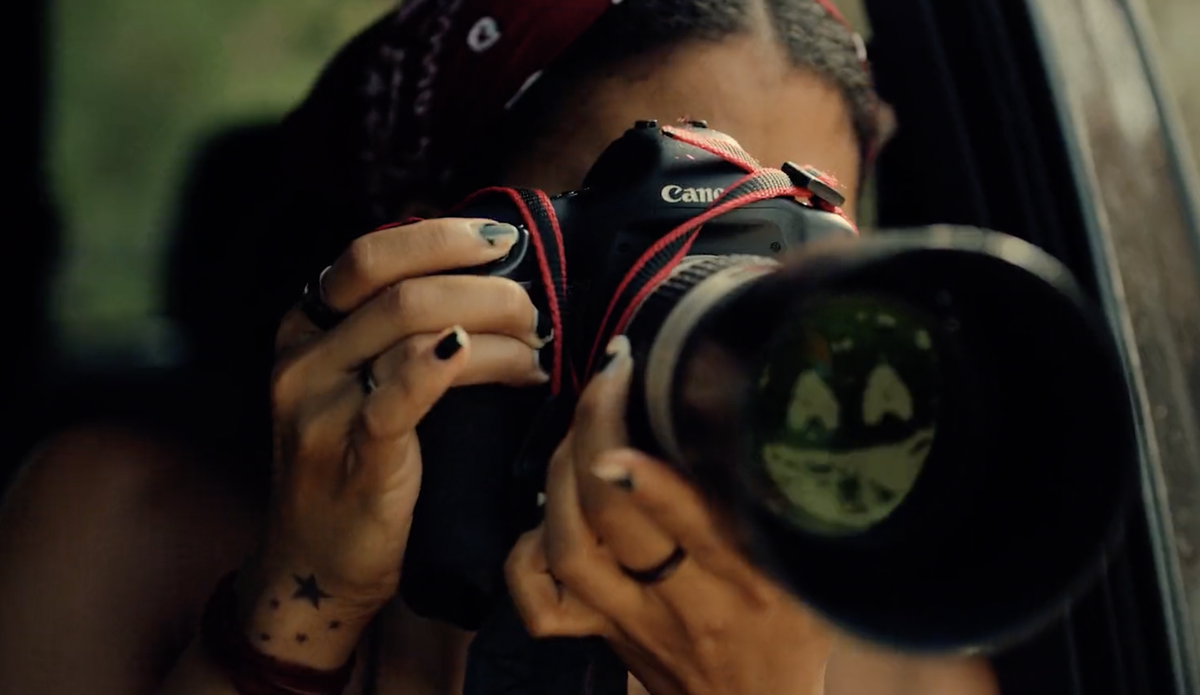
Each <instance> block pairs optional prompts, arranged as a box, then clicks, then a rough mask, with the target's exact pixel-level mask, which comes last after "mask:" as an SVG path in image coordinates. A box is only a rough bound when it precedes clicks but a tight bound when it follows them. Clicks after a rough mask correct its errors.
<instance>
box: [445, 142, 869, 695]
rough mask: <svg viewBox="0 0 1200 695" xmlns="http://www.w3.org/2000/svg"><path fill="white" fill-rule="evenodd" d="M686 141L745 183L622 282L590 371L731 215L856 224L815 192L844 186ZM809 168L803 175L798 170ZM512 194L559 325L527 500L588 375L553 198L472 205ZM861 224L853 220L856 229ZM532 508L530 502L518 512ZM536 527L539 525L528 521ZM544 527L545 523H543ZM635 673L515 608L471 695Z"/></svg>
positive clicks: (609, 680) (485, 633)
mask: <svg viewBox="0 0 1200 695" xmlns="http://www.w3.org/2000/svg"><path fill="white" fill-rule="evenodd" d="M663 132H664V133H665V134H666V135H667V136H669V137H673V138H675V139H677V140H679V141H681V142H684V143H687V144H689V145H691V146H694V147H697V148H699V149H702V150H704V151H706V152H709V153H712V154H715V155H717V156H719V157H721V158H722V159H724V160H726V161H728V162H730V163H731V164H734V165H736V166H738V167H740V168H741V169H742V170H744V171H745V172H746V174H745V176H743V177H742V178H741V179H739V180H738V181H736V182H735V183H734V184H733V185H731V186H729V188H728V189H727V190H726V191H725V192H724V193H723V194H722V195H721V196H720V197H719V198H718V199H717V200H715V201H713V203H712V204H711V205H710V206H709V207H708V208H707V209H706V210H705V211H704V212H703V213H701V214H699V215H697V216H696V217H694V218H692V219H690V220H688V221H687V222H685V223H683V224H681V225H679V226H678V227H676V228H675V229H672V230H671V231H670V232H668V233H667V234H665V235H663V237H662V238H661V239H659V240H658V241H657V242H656V243H655V244H654V245H653V246H651V247H650V248H649V249H648V250H647V251H646V252H645V253H644V254H643V255H642V256H641V257H639V258H638V260H637V261H636V262H635V263H634V264H633V266H632V267H631V268H630V269H629V271H628V272H627V273H626V274H625V276H624V277H623V279H622V281H621V283H620V284H619V285H618V287H617V290H616V292H615V293H614V295H613V298H612V300H611V301H610V303H609V305H608V307H607V311H606V312H605V314H604V318H603V320H602V321H601V324H600V330H599V331H598V332H597V335H596V339H595V343H594V344H593V345H592V347H591V351H590V353H589V354H588V360H587V364H586V369H585V370H583V372H582V374H585V375H590V374H591V373H592V371H593V369H594V368H596V363H597V359H598V357H599V354H600V351H601V349H602V346H604V345H606V344H607V343H608V341H609V340H610V339H611V338H612V337H613V336H616V335H619V334H621V333H622V332H623V331H624V330H625V329H626V327H627V325H628V324H629V322H630V320H631V319H632V317H633V315H634V313H635V312H636V311H637V308H638V307H639V306H640V305H641V303H642V302H643V301H644V300H645V299H646V298H647V297H648V296H649V295H650V294H651V293H652V292H653V291H654V289H655V288H656V287H657V286H658V285H659V283H661V282H662V281H663V280H665V279H666V278H667V277H668V276H670V274H671V273H672V272H674V270H675V268H676V267H677V266H678V265H679V263H680V262H681V261H683V259H684V258H685V257H686V256H687V255H688V253H689V251H690V250H691V247H692V245H693V243H694V242H695V241H696V238H697V237H698V236H699V234H700V230H701V229H702V228H703V227H704V225H705V224H706V223H708V222H709V221H710V220H712V219H714V218H716V217H719V216H720V215H723V214H725V213H727V212H729V211H731V210H736V209H738V208H741V207H744V206H747V205H750V204H752V203H755V202H758V201H761V200H768V199H771V198H781V197H791V198H795V199H796V200H797V201H798V202H799V203H801V204H804V205H807V206H809V207H812V208H814V209H816V210H820V211H823V212H828V213H832V214H836V215H840V216H841V217H843V218H846V219H847V221H848V222H849V221H850V220H849V219H848V218H847V217H846V214H845V212H844V211H843V210H842V209H841V208H840V207H839V206H838V205H837V204H834V203H833V202H830V199H827V198H825V197H822V195H820V194H819V192H814V191H813V190H812V189H813V188H819V186H816V185H812V184H813V182H814V181H817V182H820V184H821V185H824V186H827V187H830V188H831V189H836V187H837V182H836V181H835V180H833V179H832V178H831V177H827V176H824V175H822V174H820V173H819V172H816V171H815V170H812V169H811V168H810V169H806V170H804V171H806V172H807V174H806V176H807V178H805V179H800V178H798V177H793V176H792V175H789V174H788V173H785V172H784V171H783V170H782V169H768V168H764V167H762V166H761V165H760V164H759V163H758V161H756V160H755V159H754V158H753V157H751V156H750V155H749V154H748V153H747V152H746V151H745V150H744V149H742V148H741V146H740V145H739V144H738V143H737V141H735V140H733V139H732V138H730V137H728V136H725V135H722V134H719V133H716V131H711V132H707V131H705V130H703V129H692V128H686V129H685V128H673V127H665V128H663ZM797 170H799V168H797ZM484 196H488V197H496V196H498V197H502V198H504V199H507V201H508V202H509V203H511V204H512V205H513V206H514V207H515V208H516V209H517V211H518V212H519V214H520V217H521V220H522V222H523V224H524V225H525V227H526V228H527V229H528V230H529V233H530V240H531V243H532V246H533V249H534V252H535V255H536V258H537V265H538V283H537V284H538V285H540V286H538V287H534V288H532V291H533V292H534V293H535V298H544V300H545V306H546V307H547V309H548V310H549V313H550V317H551V320H552V322H553V326H554V332H555V336H556V338H555V340H554V343H553V364H552V369H551V384H550V387H551V394H552V397H551V398H550V399H548V400H547V401H546V403H545V404H544V405H543V406H542V411H541V412H540V413H539V414H538V416H537V418H536V420H535V422H534V426H533V428H532V431H530V433H529V437H528V439H527V440H526V442H525V444H524V446H523V447H522V450H521V452H520V454H519V455H518V457H517V460H516V461H515V463H514V466H515V467H514V473H515V476H514V477H515V481H516V488H515V490H516V496H517V497H520V498H523V499H524V498H527V497H528V496H529V495H533V494H536V492H537V491H540V490H542V489H544V482H545V480H544V478H545V470H546V462H547V461H548V460H549V458H550V455H551V454H552V453H553V451H554V449H555V447H556V446H557V445H558V443H559V442H560V441H561V440H562V438H563V436H564V435H565V434H566V430H567V428H568V427H569V426H570V423H571V419H572V415H573V413H574V408H575V403H576V401H577V397H578V395H579V391H580V389H581V381H580V372H578V371H577V370H576V368H575V365H574V364H573V363H572V361H571V354H570V350H568V349H567V347H566V346H568V345H569V344H570V341H571V340H572V338H573V333H572V331H571V326H570V325H569V323H570V322H569V314H568V313H567V312H565V311H564V309H565V307H566V306H567V264H566V250H565V247H564V244H563V235H562V229H561V227H560V225H559V221H558V217H557V215H556V214H555V211H554V207H553V205H552V204H551V201H550V199H549V197H548V196H546V194H545V193H543V192H541V191H537V190H530V189H515V188H488V189H484V190H482V191H479V192H478V193H476V194H474V195H473V196H471V197H470V198H469V199H468V200H467V201H465V202H464V203H463V204H464V205H467V204H469V203H472V202H477V201H478V200H479V199H480V198H481V197H484ZM851 224H853V223H851ZM517 506H522V505H517ZM525 521H529V520H525ZM533 523H536V520H533ZM625 690H626V671H625V667H624V665H623V664H622V663H621V662H620V660H619V659H617V658H616V657H615V655H613V654H612V652H611V650H610V649H609V648H608V647H607V645H606V644H604V642H603V641H602V640H597V639H595V638H590V639H558V640H534V639H532V638H530V637H529V636H528V634H527V633H526V632H525V630H524V627H523V625H522V623H521V619H520V616H519V615H517V613H516V611H515V609H514V608H513V607H512V605H511V602H510V601H505V602H504V603H503V605H502V606H500V607H499V609H498V610H497V612H496V613H495V614H493V616H492V618H491V619H490V620H489V622H488V623H487V624H485V625H484V627H483V628H482V629H481V630H480V632H479V633H478V634H477V636H476V637H475V639H474V641H473V642H472V646H471V654H470V658H469V659H468V673H467V681H466V688H465V693H466V695H494V694H495V693H499V692H504V693H509V694H511V695H624V693H625Z"/></svg>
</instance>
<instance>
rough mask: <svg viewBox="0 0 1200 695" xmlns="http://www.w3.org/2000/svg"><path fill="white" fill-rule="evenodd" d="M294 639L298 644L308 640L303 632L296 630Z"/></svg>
mask: <svg viewBox="0 0 1200 695" xmlns="http://www.w3.org/2000/svg"><path fill="white" fill-rule="evenodd" d="M296 641H297V642H299V643H300V644H304V643H305V642H307V641H308V635H306V634H304V633H303V632H297V633H296Z"/></svg>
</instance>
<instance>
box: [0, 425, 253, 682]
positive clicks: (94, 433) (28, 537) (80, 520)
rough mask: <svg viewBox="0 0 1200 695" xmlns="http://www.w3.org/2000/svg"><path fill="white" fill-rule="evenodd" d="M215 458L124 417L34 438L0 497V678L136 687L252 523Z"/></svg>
mask: <svg viewBox="0 0 1200 695" xmlns="http://www.w3.org/2000/svg"><path fill="white" fill-rule="evenodd" d="M262 465H265V463H264V464H262ZM221 470H225V468H224V467H221V466H216V465H213V462H212V461H211V460H209V461H206V460H205V459H204V458H203V457H201V456H198V455H196V454H195V453H194V452H193V451H192V450H190V448H189V447H188V445H187V443H186V442H180V441H173V440H169V439H165V438H162V437H159V436H156V435H154V434H152V433H149V432H141V431H136V430H131V429H125V428H118V427H109V426H91V427H84V428H78V429H74V430H70V431H65V432H62V433H60V434H58V435H56V436H55V437H53V438H52V439H51V440H49V441H47V442H45V443H44V444H43V445H42V446H41V447H40V448H39V449H38V450H37V451H36V452H35V453H34V455H33V456H31V457H30V459H29V460H28V461H27V462H26V463H25V465H24V467H23V468H22V470H21V471H20V473H19V474H18V475H17V477H16V478H15V479H14V481H13V482H12V484H11V486H10V487H9V489H8V490H7V491H6V493H5V495H4V498H3V503H2V504H0V597H3V600H4V602H5V609H4V618H3V620H0V691H3V692H41V693H47V695H54V693H59V692H62V693H66V692H84V691H87V692H93V693H101V694H102V693H107V692H113V693H117V692H122V693H137V692H149V691H150V689H151V688H152V687H153V683H154V682H155V680H156V679H157V678H158V677H159V676H160V675H161V674H162V672H164V671H165V669H166V668H167V667H169V665H170V663H171V662H172V661H173V659H174V656H175V655H177V654H178V653H179V652H180V651H182V649H183V648H184V647H185V646H186V644H187V642H188V640H189V639H190V637H191V634H192V631H193V626H194V624H195V621H196V619H197V616H198V615H199V611H200V609H201V608H202V607H203V603H204V600H205V598H206V597H207V595H208V593H209V591H210V590H211V588H212V586H213V585H214V584H215V583H216V581H217V579H218V578H219V577H220V576H221V575H222V574H224V573H225V572H227V571H229V570H230V569H232V568H234V567H236V566H237V565H238V564H239V563H240V562H241V560H242V558H243V557H244V556H245V555H246V554H247V553H248V552H249V551H250V550H251V548H252V545H253V543H254V540H255V539H256V537H257V535H258V529H259V524H260V523H261V521H260V519H261V511H260V509H261V507H262V503H261V501H259V500H256V499H255V494H254V493H253V491H252V490H250V489H248V488H247V487H246V486H244V485H239V484H238V483H237V482H236V481H235V480H234V479H232V478H231V477H229V476H227V475H224V474H222V473H220V472H219V471H221Z"/></svg>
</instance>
